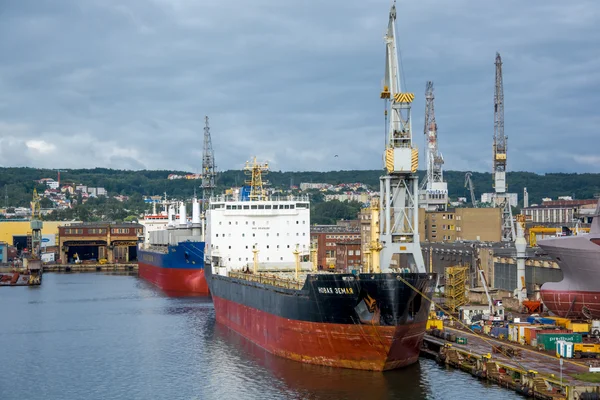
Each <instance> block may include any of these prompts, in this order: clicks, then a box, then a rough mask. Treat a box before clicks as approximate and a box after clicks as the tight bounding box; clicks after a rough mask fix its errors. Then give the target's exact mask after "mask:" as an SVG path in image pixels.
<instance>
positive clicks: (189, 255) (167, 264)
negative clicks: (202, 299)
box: [138, 241, 209, 296]
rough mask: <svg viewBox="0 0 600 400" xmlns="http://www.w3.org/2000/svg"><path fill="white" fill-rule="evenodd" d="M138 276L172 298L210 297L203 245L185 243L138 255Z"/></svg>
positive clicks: (145, 251)
mask: <svg viewBox="0 0 600 400" xmlns="http://www.w3.org/2000/svg"><path fill="white" fill-rule="evenodd" d="M138 263H139V264H138V265H139V267H138V268H139V276H140V278H142V279H145V280H146V281H148V282H150V283H152V284H154V285H155V286H157V287H158V288H160V289H161V290H163V291H164V292H165V293H167V294H168V295H171V296H197V295H208V294H209V292H208V285H207V283H206V278H205V277H204V242H201V241H196V242H194V241H186V242H180V243H178V244H176V245H168V246H166V247H165V248H164V249H160V250H158V249H140V250H139V251H138Z"/></svg>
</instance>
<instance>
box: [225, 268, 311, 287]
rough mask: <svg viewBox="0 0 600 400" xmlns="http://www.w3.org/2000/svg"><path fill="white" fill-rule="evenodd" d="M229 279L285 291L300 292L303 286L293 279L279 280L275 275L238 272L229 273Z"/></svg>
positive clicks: (302, 283)
mask: <svg viewBox="0 0 600 400" xmlns="http://www.w3.org/2000/svg"><path fill="white" fill-rule="evenodd" d="M229 277H230V278H236V279H243V280H246V281H249V282H257V283H262V284H266V285H271V286H278V287H282V288H286V289H297V290H300V289H302V287H303V286H304V282H299V281H297V280H296V279H294V278H290V279H286V278H281V277H279V276H277V275H271V274H264V273H260V272H259V273H258V274H253V273H247V272H238V271H230V272H229Z"/></svg>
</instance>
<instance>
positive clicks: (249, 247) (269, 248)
mask: <svg viewBox="0 0 600 400" xmlns="http://www.w3.org/2000/svg"><path fill="white" fill-rule="evenodd" d="M268 168H269V167H268V165H267V164H266V163H265V164H259V163H258V162H257V161H256V158H254V160H253V162H252V163H249V162H246V167H245V170H246V173H247V174H248V175H251V177H252V178H251V180H250V181H247V182H246V184H247V185H249V186H246V188H242V189H241V190H238V191H236V192H232V193H231V194H230V195H225V196H218V197H211V199H210V204H209V208H208V210H207V213H206V231H207V234H206V247H205V248H206V253H207V255H208V257H207V263H210V264H211V265H213V266H214V267H217V270H216V272H217V273H219V274H222V273H227V271H231V270H240V269H241V270H243V269H245V268H248V269H249V268H250V266H252V268H253V269H254V270H255V271H258V270H261V271H267V270H271V271H274V270H278V271H281V270H287V269H294V268H296V266H297V265H296V261H297V259H296V257H297V256H299V257H300V258H299V260H302V259H303V258H310V203H309V200H308V197H307V196H300V197H294V196H283V197H276V196H269V195H268V194H267V191H266V190H265V189H264V188H263V184H267V183H268V182H267V181H265V180H263V175H265V174H266V173H267V172H268ZM299 263H300V268H301V269H306V268H307V269H310V268H311V265H312V264H311V263H310V261H306V262H301V261H299Z"/></svg>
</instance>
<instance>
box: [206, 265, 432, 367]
mask: <svg viewBox="0 0 600 400" xmlns="http://www.w3.org/2000/svg"><path fill="white" fill-rule="evenodd" d="M398 275H400V276H401V277H403V279H406V280H407V281H409V282H410V283H411V285H413V286H415V287H417V288H418V289H419V290H420V291H422V292H424V293H425V295H426V296H427V297H428V298H430V296H431V294H432V292H433V290H434V289H435V282H436V280H435V277H434V276H433V275H428V274H371V275H364V274H360V275H358V276H354V275H352V274H331V275H329V274H327V275H309V276H308V278H307V280H306V283H305V284H304V287H303V288H302V289H300V290H294V289H285V288H280V287H276V286H271V285H267V284H261V283H256V282H248V281H244V280H243V279H235V278H230V277H226V276H220V275H212V274H211V273H210V272H209V269H207V278H208V282H209V286H210V288H211V293H212V298H213V301H214V305H215V312H216V318H217V322H218V323H220V324H223V325H225V326H227V327H229V328H231V329H232V330H234V331H235V332H237V333H239V334H240V335H242V336H244V337H246V338H247V339H249V340H250V341H252V342H254V343H255V344H257V345H258V346H261V347H263V348H264V349H265V350H267V351H269V352H270V353H272V354H275V355H278V356H281V357H285V358H288V359H292V360H295V361H300V362H305V363H310V364H319V365H326V366H331V367H343V368H352V369H362V370H372V371H385V370H391V369H395V368H400V367H404V366H407V365H410V364H413V363H415V362H416V361H417V359H418V357H419V350H420V347H421V343H422V340H423V336H424V333H425V328H426V322H427V316H428V313H429V307H430V303H429V301H428V300H427V299H425V298H422V297H421V296H420V295H418V294H416V293H415V292H414V291H413V290H412V289H411V288H410V287H409V286H408V285H406V284H405V283H403V282H402V281H401V280H399V279H398V278H397V276H398ZM369 305H371V306H372V307H371V308H369Z"/></svg>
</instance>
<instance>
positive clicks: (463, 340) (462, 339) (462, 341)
mask: <svg viewBox="0 0 600 400" xmlns="http://www.w3.org/2000/svg"><path fill="white" fill-rule="evenodd" d="M456 344H467V338H466V337H457V338H456Z"/></svg>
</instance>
